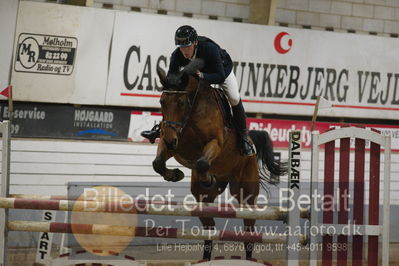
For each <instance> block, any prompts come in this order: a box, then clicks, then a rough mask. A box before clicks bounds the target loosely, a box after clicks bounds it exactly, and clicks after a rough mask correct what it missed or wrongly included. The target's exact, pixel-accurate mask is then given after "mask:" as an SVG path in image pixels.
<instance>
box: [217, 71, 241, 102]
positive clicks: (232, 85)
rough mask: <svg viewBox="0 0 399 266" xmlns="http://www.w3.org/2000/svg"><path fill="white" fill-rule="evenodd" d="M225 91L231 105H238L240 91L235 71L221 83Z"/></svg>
mask: <svg viewBox="0 0 399 266" xmlns="http://www.w3.org/2000/svg"><path fill="white" fill-rule="evenodd" d="M221 87H222V89H223V91H224V93H225V94H226V95H227V98H228V99H229V102H230V105H231V106H236V105H237V104H239V102H240V92H239V91H238V82H237V79H236V76H235V75H234V72H233V71H231V72H230V74H229V75H228V77H227V78H226V79H225V81H224V83H223V84H221Z"/></svg>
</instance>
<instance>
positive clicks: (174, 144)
mask: <svg viewBox="0 0 399 266" xmlns="http://www.w3.org/2000/svg"><path fill="white" fill-rule="evenodd" d="M164 141H165V144H166V147H167V148H168V150H172V151H173V150H176V149H177V139H173V140H172V141H167V140H164Z"/></svg>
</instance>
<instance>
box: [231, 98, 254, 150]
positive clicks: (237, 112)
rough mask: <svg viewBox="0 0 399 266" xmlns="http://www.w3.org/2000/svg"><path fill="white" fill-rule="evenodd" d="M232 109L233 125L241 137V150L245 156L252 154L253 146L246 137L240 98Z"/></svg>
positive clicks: (244, 118)
mask: <svg viewBox="0 0 399 266" xmlns="http://www.w3.org/2000/svg"><path fill="white" fill-rule="evenodd" d="M232 109H233V120H234V126H235V128H236V129H237V131H238V135H239V136H240V138H241V152H242V153H243V154H244V155H246V156H252V155H253V154H254V153H255V148H254V147H253V144H252V142H251V141H250V140H249V138H248V132H247V123H246V115H245V111H244V106H243V105H242V102H241V100H240V102H239V103H238V104H237V105H236V106H233V107H232Z"/></svg>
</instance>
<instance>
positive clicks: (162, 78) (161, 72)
mask: <svg viewBox="0 0 399 266" xmlns="http://www.w3.org/2000/svg"><path fill="white" fill-rule="evenodd" d="M157 74H158V77H159V80H160V81H161V84H162V86H163V87H166V85H167V84H168V80H167V78H166V74H165V71H164V70H163V69H162V68H160V67H159V66H158V67H157Z"/></svg>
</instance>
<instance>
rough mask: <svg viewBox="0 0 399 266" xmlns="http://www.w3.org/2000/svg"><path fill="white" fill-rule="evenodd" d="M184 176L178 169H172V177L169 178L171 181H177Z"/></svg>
mask: <svg viewBox="0 0 399 266" xmlns="http://www.w3.org/2000/svg"><path fill="white" fill-rule="evenodd" d="M183 178H184V173H183V172H182V171H181V170H180V169H177V168H175V169H173V178H172V179H171V180H170V181H172V182H178V181H180V180H182V179H183Z"/></svg>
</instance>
